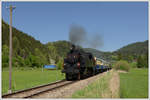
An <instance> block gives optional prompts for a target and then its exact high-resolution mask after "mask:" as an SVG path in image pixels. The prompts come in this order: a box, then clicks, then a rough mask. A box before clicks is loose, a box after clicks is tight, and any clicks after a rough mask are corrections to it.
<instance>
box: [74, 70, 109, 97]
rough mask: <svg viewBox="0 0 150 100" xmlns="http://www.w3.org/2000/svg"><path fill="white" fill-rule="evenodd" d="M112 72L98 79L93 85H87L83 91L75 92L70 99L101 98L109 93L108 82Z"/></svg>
mask: <svg viewBox="0 0 150 100" xmlns="http://www.w3.org/2000/svg"><path fill="white" fill-rule="evenodd" d="M111 75H112V72H108V73H106V74H105V75H104V76H103V77H102V78H99V79H98V80H96V81H95V82H94V83H91V84H89V85H88V86H87V87H85V88H84V89H81V90H79V91H76V92H75V93H74V94H73V95H72V98H102V95H103V94H105V93H109V88H108V84H109V80H110V78H111Z"/></svg>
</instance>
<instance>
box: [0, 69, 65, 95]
mask: <svg viewBox="0 0 150 100" xmlns="http://www.w3.org/2000/svg"><path fill="white" fill-rule="evenodd" d="M64 77H65V76H64V74H62V73H61V70H47V69H44V70H42V69H40V68H37V69H13V71H12V90H13V91H17V90H22V89H27V88H31V87H34V86H38V85H42V84H47V83H51V82H55V81H56V80H62V79H64ZM8 88H9V71H8V69H3V70H2V94H5V93H7V92H8Z"/></svg>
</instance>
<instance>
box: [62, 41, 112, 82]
mask: <svg viewBox="0 0 150 100" xmlns="http://www.w3.org/2000/svg"><path fill="white" fill-rule="evenodd" d="M110 69H111V68H110V67H109V66H106V65H103V64H102V63H100V61H99V60H97V59H96V57H94V56H93V55H92V53H90V52H85V51H84V50H83V49H81V48H77V47H76V46H75V45H73V44H72V46H71V48H70V51H69V52H68V53H67V57H66V58H64V62H63V69H62V73H65V78H66V80H73V79H74V80H80V79H84V78H86V77H90V76H93V75H96V74H98V73H101V72H104V71H107V70H110Z"/></svg>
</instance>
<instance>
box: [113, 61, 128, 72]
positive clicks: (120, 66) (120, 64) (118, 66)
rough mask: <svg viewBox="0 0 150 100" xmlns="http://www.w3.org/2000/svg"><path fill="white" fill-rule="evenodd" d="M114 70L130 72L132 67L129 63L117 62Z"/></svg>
mask: <svg viewBox="0 0 150 100" xmlns="http://www.w3.org/2000/svg"><path fill="white" fill-rule="evenodd" d="M114 68H115V69H116V70H125V71H129V69H130V65H129V63H128V62H127V61H124V60H120V61H118V62H116V63H115V64H114Z"/></svg>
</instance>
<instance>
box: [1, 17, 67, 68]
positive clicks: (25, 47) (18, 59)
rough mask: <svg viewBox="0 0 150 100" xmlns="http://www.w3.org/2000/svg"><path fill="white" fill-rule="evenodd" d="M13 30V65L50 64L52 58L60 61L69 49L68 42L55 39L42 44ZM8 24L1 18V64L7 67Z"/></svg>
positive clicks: (33, 65)
mask: <svg viewBox="0 0 150 100" xmlns="http://www.w3.org/2000/svg"><path fill="white" fill-rule="evenodd" d="M12 30H13V36H12V39H13V66H16V67H17V66H18V67H41V66H43V65H44V64H50V60H51V59H53V60H55V61H56V63H59V61H62V59H63V57H64V56H65V55H66V53H67V52H68V50H69V42H67V41H57V42H49V43H47V44H42V43H41V42H40V41H38V40H36V39H34V38H33V37H32V36H29V35H27V34H26V33H24V32H22V31H19V30H18V29H16V28H14V27H13V28H12ZM8 55H9V25H8V24H7V23H5V22H4V21H3V20H2V66H3V67H8V61H9V57H8Z"/></svg>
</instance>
